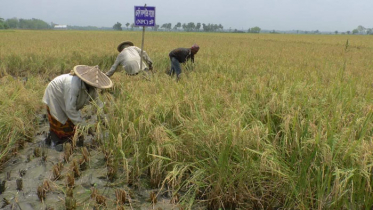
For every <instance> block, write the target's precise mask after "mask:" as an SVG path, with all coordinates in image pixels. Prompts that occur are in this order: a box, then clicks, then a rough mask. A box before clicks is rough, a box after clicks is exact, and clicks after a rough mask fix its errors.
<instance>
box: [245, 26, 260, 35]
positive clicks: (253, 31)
mask: <svg viewBox="0 0 373 210" xmlns="http://www.w3.org/2000/svg"><path fill="white" fill-rule="evenodd" d="M261 30H262V29H261V28H259V27H258V26H255V27H253V28H249V30H248V32H249V33H260V31H261Z"/></svg>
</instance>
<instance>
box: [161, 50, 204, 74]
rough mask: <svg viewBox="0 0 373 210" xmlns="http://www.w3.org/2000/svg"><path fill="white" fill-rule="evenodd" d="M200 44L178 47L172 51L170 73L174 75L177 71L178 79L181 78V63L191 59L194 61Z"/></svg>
mask: <svg viewBox="0 0 373 210" xmlns="http://www.w3.org/2000/svg"><path fill="white" fill-rule="evenodd" d="M198 50H199V46H198V45H196V44H194V45H193V46H192V47H191V48H177V49H174V50H172V51H171V52H170V54H169V56H170V60H171V69H170V72H168V74H169V75H170V76H172V75H173V74H174V73H176V79H177V81H179V80H180V74H181V67H180V63H185V62H186V61H188V60H189V59H190V60H191V62H192V63H194V55H195V54H197V52H198Z"/></svg>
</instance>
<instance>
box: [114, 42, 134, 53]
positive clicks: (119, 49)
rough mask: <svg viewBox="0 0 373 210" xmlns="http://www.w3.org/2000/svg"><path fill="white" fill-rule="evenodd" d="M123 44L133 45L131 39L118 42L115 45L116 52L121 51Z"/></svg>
mask: <svg viewBox="0 0 373 210" xmlns="http://www.w3.org/2000/svg"><path fill="white" fill-rule="evenodd" d="M123 45H129V46H134V45H133V43H132V42H131V41H124V42H122V43H120V44H119V45H118V47H117V50H118V52H122V50H123Z"/></svg>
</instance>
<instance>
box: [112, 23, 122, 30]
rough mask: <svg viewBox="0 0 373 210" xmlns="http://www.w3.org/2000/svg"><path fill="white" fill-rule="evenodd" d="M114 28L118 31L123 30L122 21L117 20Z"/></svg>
mask: <svg viewBox="0 0 373 210" xmlns="http://www.w3.org/2000/svg"><path fill="white" fill-rule="evenodd" d="M113 29H114V30H116V31H121V30H122V24H121V23H120V22H117V23H116V24H114V25H113Z"/></svg>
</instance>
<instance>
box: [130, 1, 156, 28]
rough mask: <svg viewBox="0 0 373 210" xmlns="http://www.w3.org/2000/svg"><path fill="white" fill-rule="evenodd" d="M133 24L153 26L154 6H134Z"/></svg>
mask: <svg viewBox="0 0 373 210" xmlns="http://www.w3.org/2000/svg"><path fill="white" fill-rule="evenodd" d="M135 26H150V27H154V26H155V7H140V6H135Z"/></svg>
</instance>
